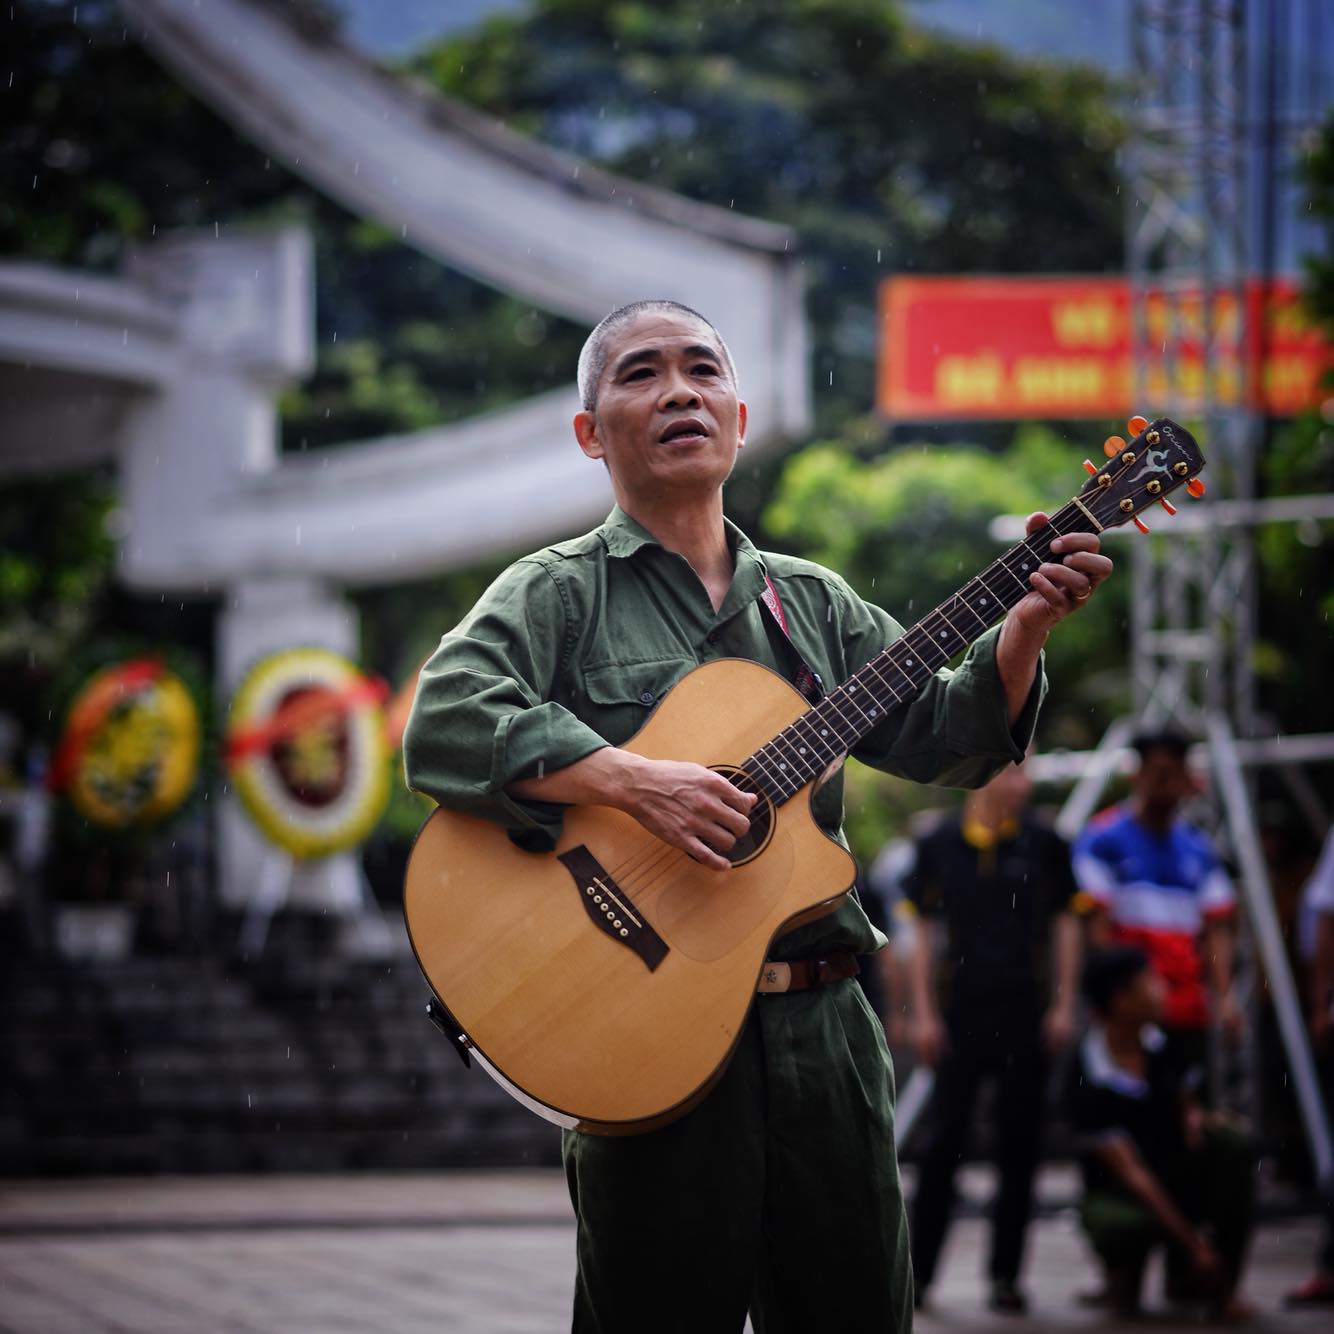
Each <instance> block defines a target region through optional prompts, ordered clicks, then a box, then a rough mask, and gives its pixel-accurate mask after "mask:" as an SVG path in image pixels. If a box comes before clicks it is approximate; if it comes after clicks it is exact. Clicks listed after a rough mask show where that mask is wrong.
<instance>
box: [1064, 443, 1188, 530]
mask: <svg viewBox="0 0 1334 1334" xmlns="http://www.w3.org/2000/svg"><path fill="white" fill-rule="evenodd" d="M1129 427H1130V430H1131V432H1132V439H1131V440H1130V442H1129V443H1126V441H1124V440H1122V439H1121V437H1120V436H1115V435H1114V436H1111V437H1109V438H1108V440H1107V443H1106V444H1105V445H1104V446H1103V449H1104V451H1105V452H1106V454H1107V455H1108V459H1107V462H1106V463H1105V464H1104V465H1103V466H1102V467H1101V468H1095V467H1094V466H1093V464H1092V463H1090V462H1089V461H1088V460H1087V459H1085V461H1084V467H1085V468H1086V469H1087V470H1088V472H1089V474H1090V476H1089V479H1088V481H1087V482H1085V483H1084V486H1083V488H1082V489H1081V490H1080V492H1079V496H1078V498H1077V503H1078V504H1079V506H1080V508H1082V509H1083V510H1084V511H1085V512H1086V513H1087V514H1089V515H1090V516H1091V517H1092V518H1093V519H1095V520H1096V521H1097V522H1098V524H1100V525H1101V526H1102V527H1103V528H1115V527H1117V526H1118V525H1119V524H1123V523H1130V522H1131V521H1132V520H1133V521H1134V523H1135V526H1136V527H1137V528H1138V529H1139V530H1140V531H1141V532H1144V533H1147V532H1148V531H1149V530H1148V529H1147V528H1146V527H1145V526H1144V523H1143V521H1142V520H1141V519H1140V518H1139V514H1140V512H1141V511H1142V510H1146V509H1148V508H1149V506H1150V505H1157V504H1160V503H1161V504H1162V506H1163V508H1164V509H1165V510H1166V511H1167V512H1168V513H1169V514H1175V513H1176V510H1175V509H1173V507H1172V506H1171V505H1169V504H1168V503H1167V497H1168V496H1169V495H1170V494H1171V493H1172V492H1173V491H1175V490H1176V489H1177V488H1178V487H1181V486H1184V487H1185V488H1186V489H1187V491H1188V493H1189V494H1190V495H1192V496H1202V495H1203V494H1204V483H1203V482H1198V481H1196V480H1195V477H1196V474H1197V473H1198V472H1199V471H1200V470H1201V469H1202V468H1203V467H1204V455H1203V454H1201V453H1200V447H1199V445H1198V444H1196V442H1195V437H1194V436H1193V435H1191V433H1190V432H1189V431H1188V430H1186V428H1185V427H1184V426H1181V425H1179V424H1178V423H1176V422H1174V421H1173V420H1172V419H1171V418H1170V417H1159V418H1158V420H1157V421H1152V422H1150V421H1146V420H1145V419H1144V418H1143V417H1132V418H1131V419H1130V422H1129Z"/></svg>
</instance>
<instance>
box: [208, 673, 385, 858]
mask: <svg viewBox="0 0 1334 1334" xmlns="http://www.w3.org/2000/svg"><path fill="white" fill-rule="evenodd" d="M385 694H386V690H385V686H384V684H383V682H380V681H377V680H375V679H373V678H371V677H368V676H365V675H364V674H363V673H362V672H361V671H360V670H359V669H358V668H357V666H356V665H355V664H354V663H352V662H350V661H349V660H348V659H347V658H344V657H343V656H342V655H341V654H338V653H334V652H332V651H331V650H329V649H320V648H298V649H286V650H284V651H283V652H280V653H274V654H271V655H270V656H268V657H266V658H264V659H262V660H261V661H260V662H257V663H256V664H255V665H254V667H252V668H251V669H250V671H249V673H248V674H247V675H246V677H245V679H244V680H243V681H242V682H241V685H240V687H239V688H238V689H237V692H236V695H235V696H234V698H233V699H232V704H231V711H230V715H229V719H228V727H227V735H226V738H225V741H224V746H223V754H224V757H225V760H226V764H227V767H228V769H229V770H230V773H231V779H232V783H233V785H234V787H235V789H236V793H237V795H238V796H239V797H240V799H241V802H242V804H243V805H244V806H245V808H246V810H247V811H248V812H249V813H250V815H251V817H252V818H253V819H254V821H255V823H256V824H257V825H258V826H259V827H260V829H261V830H262V831H263V832H264V834H265V836H266V837H267V838H268V839H269V840H270V841H271V842H273V843H275V844H277V845H278V846H279V847H280V848H283V849H285V850H286V851H288V852H290V853H291V854H292V855H293V856H294V857H300V858H313V857H326V856H329V855H330V854H331V853H335V852H342V851H344V850H346V849H348V848H352V847H355V846H356V845H357V844H359V843H361V842H362V841H363V840H364V839H365V838H366V836H367V835H368V834H369V833H370V831H371V829H372V828H373V827H374V825H375V822H376V821H377V820H378V819H379V817H380V813H381V812H382V811H383V810H384V806H385V803H386V801H387V800H388V797H389V765H390V755H391V752H390V748H389V744H388V742H387V741H386V739H385V728H384V712H383V708H382V705H383V702H384V697H385Z"/></svg>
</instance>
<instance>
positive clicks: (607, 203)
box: [0, 0, 809, 905]
mask: <svg viewBox="0 0 1334 1334" xmlns="http://www.w3.org/2000/svg"><path fill="white" fill-rule="evenodd" d="M121 7H122V9H123V11H124V12H125V14H126V17H127V19H128V20H129V21H130V23H131V24H132V25H133V27H134V28H135V29H136V30H137V32H138V34H139V35H140V36H142V37H143V39H144V40H145V41H146V42H147V43H148V45H149V47H150V48H151V49H152V50H153V51H154V52H155V53H156V54H157V56H158V58H159V59H160V60H161V61H162V62H163V63H164V64H165V65H166V66H167V67H168V68H169V69H170V70H171V71H172V72H173V73H174V74H175V75H176V76H177V77H178V78H179V79H180V80H181V81H182V82H183V83H185V84H186V85H187V86H189V87H190V88H192V89H193V90H195V91H196V92H198V93H199V94H200V95H201V96H202V97H204V98H205V99H206V100H208V101H210V102H211V103H212V104H213V105H214V107H215V108H216V109H217V110H218V111H219V112H220V113H221V114H222V115H223V116H224V117H225V118H226V119H227V120H229V121H230V122H232V123H233V124H235V125H236V126H237V127H238V129H240V130H241V131H242V132H243V133H244V134H245V135H246V136H247V137H249V138H251V139H252V140H254V141H255V142H256V143H257V144H259V145H260V146H262V147H263V148H264V149H266V150H267V151H269V152H270V153H272V154H273V155H274V156H275V157H277V158H279V159H281V160H283V161H284V162H286V163H287V164H288V165H289V166H290V167H291V168H292V169H293V170H294V171H296V172H298V173H300V174H302V175H304V176H305V177H306V178H307V179H308V180H310V181H311V183H312V184H314V185H315V186H316V187H317V188H319V189H321V190H323V191H325V192H327V193H328V194H329V195H331V196H332V197H334V198H336V199H338V200H339V201H340V202H342V203H343V204H345V205H347V206H348V207H349V208H351V209H352V210H354V211H355V212H358V213H361V214H363V215H366V216H374V217H376V218H379V219H380V220H381V221H383V222H386V223H388V224H389V225H390V226H392V227H394V228H395V229H396V230H398V231H400V233H401V234H403V235H404V236H405V238H406V239H407V241H408V242H409V243H410V244H412V245H414V246H416V247H417V248H419V249H420V250H422V251H423V252H425V253H427V254H430V255H432V256H433V257H435V258H437V259H440V260H442V261H443V262H445V263H447V264H450V265H453V266H455V267H457V268H460V269H462V270H465V271H467V272H469V273H472V274H474V275H475V276H477V277H479V278H481V279H483V280H485V281H487V282H490V283H492V284H494V285H496V286H498V287H501V288H503V289H505V290H508V291H510V292H512V293H515V294H516V295H519V296H522V297H523V298H524V299H526V300H528V301H531V302H532V303H533V304H535V305H537V306H539V307H541V308H543V309H546V310H550V311H553V312H558V313H560V314H563V315H566V316H568V317H571V318H574V319H578V320H583V321H585V322H586V323H589V324H592V323H593V322H594V321H596V320H597V319H598V318H600V316H601V315H603V314H605V313H606V311H607V310H609V309H611V308H613V307H614V306H617V305H620V304H622V303H624V302H626V301H631V300H636V299H639V298H641V297H644V296H646V295H652V296H665V297H668V298H671V299H675V300H678V301H682V302H684V303H685V304H687V305H691V306H695V307H697V308H698V309H701V310H702V311H703V312H704V313H705V314H707V315H708V316H709V317H710V319H712V320H713V321H714V322H715V323H716V324H717V325H718V327H719V329H720V330H721V331H722V333H723V334H724V336H725V337H726V338H727V340H728V342H729V344H730V346H731V348H732V351H733V354H734V356H735V359H736V361H737V364H738V367H739V369H740V372H741V378H742V387H743V391H744V393H745V396H746V398H747V401H748V403H749V405H750V410H751V418H750V420H751V432H750V444H751V448H750V449H749V450H748V451H747V455H748V456H751V457H753V456H754V455H755V454H756V453H758V452H760V451H762V450H763V448H764V447H765V446H766V445H767V444H769V443H772V442H774V441H776V440H780V439H783V438H790V437H793V436H797V435H799V434H800V433H801V432H803V431H804V430H805V429H806V428H807V426H808V424H809V386H808V366H807V333H806V322H805V317H804V312H803V301H802V279H801V268H800V262H799V260H798V257H797V255H796V250H795V243H794V237H793V235H792V233H791V232H789V231H788V230H787V229H786V228H783V227H779V226H775V225H773V224H770V223H766V222H761V221H758V220H755V219H750V218H745V217H741V216H739V215H736V214H734V213H732V212H731V211H729V210H725V209H718V208H713V207H710V206H707V205H702V204H698V203H695V202H694V201H690V200H686V199H683V198H680V197H678V196H674V195H671V194H667V193H665V192H663V191H658V190H654V189H651V188H649V187H645V186H643V185H640V184H637V183H633V182H629V181H625V180H621V179H618V178H616V177H614V176H611V175H609V174H608V173H605V172H603V171H600V170H598V169H596V168H594V167H592V166H590V165H589V164H587V163H581V162H580V161H578V160H577V159H575V158H572V157H570V156H568V155H565V154H561V153H557V152H554V151H552V150H550V149H547V148H545V147H543V146H541V145H538V144H535V143H532V142H530V141H527V140H524V139H522V138H521V137H520V136H518V135H515V134H513V133H512V132H510V131H508V130H506V129H505V128H504V127H502V126H500V125H498V124H496V123H495V122H493V121H491V120H489V119H488V118H486V117H484V116H481V115H479V114H478V113H476V112H475V111H472V110H471V109H469V108H466V107H463V106H461V105H459V104H457V103H455V102H452V101H450V100H448V99H446V98H443V97H441V96H439V95H438V94H435V93H433V92H431V91H429V90H427V89H425V88H423V87H420V86H417V85H416V84H413V83H411V82H409V81H407V80H405V79H403V78H400V77H397V76H393V75H389V74H387V73H385V72H384V71H382V70H380V69H378V68H377V67H375V66H374V65H373V64H372V63H371V62H369V61H367V60H365V59H363V58H362V57H360V56H358V55H357V54H356V53H354V52H353V51H351V50H349V49H348V48H347V47H345V46H344V45H343V44H342V43H341V42H339V41H338V39H337V38H336V36H335V35H334V34H332V33H331V31H330V30H329V29H328V28H327V26H325V25H323V24H321V23H318V22H315V21H313V20H312V19H311V17H310V15H309V13H308V12H307V11H305V10H304V9H303V8H302V7H301V6H300V5H289V4H283V5H269V4H265V3H261V0H209V2H208V3H207V4H203V3H196V0H121ZM310 264H311V260H310V248H309V242H308V239H307V238H306V237H305V236H304V234H303V233H301V232H300V231H299V230H296V229H288V230H283V231H279V232H270V233H251V232H247V231H244V230H235V229H222V230H221V232H220V234H215V233H213V232H211V231H210V232H207V233H204V234H185V235H176V236H168V237H163V238H161V239H159V240H158V241H156V242H154V243H153V244H152V245H149V246H146V247H144V248H143V249H141V250H139V251H137V252H136V253H135V254H134V255H133V256H132V257H131V260H130V262H129V263H128V265H127V267H126V270H125V272H124V274H123V275H122V276H120V277H118V278H108V277H104V276H94V275H88V274H80V273H76V272H72V271H68V270H58V269H53V268H51V267H48V266H42V265H34V264H26V263H5V264H0V411H2V412H3V414H4V419H5V422H6V429H5V431H4V432H0V477H3V476H4V475H15V474H22V473H25V472H50V471H51V470H53V469H55V468H60V467H79V466H84V465H86V464H87V463H89V462H92V461H96V460H99V459H107V458H110V459H114V460H115V461H116V462H117V464H118V466H119V470H120V476H121V490H122V496H123V514H124V522H123V539H122V542H121V567H122V572H123V574H124V577H125V578H126V580H127V581H128V582H129V583H130V584H132V585H134V586H136V587H138V588H141V589H146V590H153V591H158V590H162V591H164V592H166V591H168V590H170V591H180V592H182V593H194V592H198V591H201V590H203V591H208V592H212V593H215V594H216V593H221V594H222V595H223V598H224V603H223V605H224V610H223V613H222V615H221V617H220V621H219V630H218V661H219V687H220V690H221V691H222V692H223V694H224V696H227V695H229V694H230V691H231V690H232V689H233V688H234V687H235V685H236V683H237V681H238V680H239V678H240V676H241V675H242V674H243V673H244V672H245V671H246V670H247V668H248V667H249V665H250V664H251V663H252V662H253V661H254V660H255V659H256V658H257V657H258V656H259V655H261V654H262V653H264V652H268V651H272V650H274V649H278V648H283V647H288V646H290V645H293V644H298V643H317V644H322V645H325V646H327V647H331V648H334V649H336V650H338V651H342V652H348V653H353V652H355V642H356V626H355V622H354V620H353V617H352V613H351V611H350V609H349V608H348V605H347V604H346V602H345V601H344V600H343V599H342V597H341V595H340V592H339V590H340V588H342V587H344V586H348V585H357V584H377V583H386V582H392V581H398V580H401V579H405V578H410V577H413V576H418V575H424V574H427V573H431V572H434V571H439V570H443V569H448V568H450V567H452V566H456V565H458V564H459V563H461V562H466V561H472V560H476V559H478V558H481V557H485V556H489V555H495V554H499V553H503V552H507V551H512V550H516V549H520V548H523V547H527V546H531V545H536V544H538V543H541V542H544V541H547V540H551V539H552V538H554V537H556V536H559V535H563V534H567V533H569V532H571V531H574V530H576V529H577V528H578V527H580V526H582V525H587V524H589V523H592V522H595V521H596V519H597V518H598V517H600V514H601V513H602V512H604V511H605V509H606V508H607V506H608V504H609V500H610V495H609V490H608V487H607V482H606V477H605V473H604V471H603V469H602V468H601V467H599V466H597V465H595V464H591V463H590V462H589V461H588V460H587V459H586V458H584V456H583V455H582V454H581V453H579V451H578V449H577V447H576V446H575V445H574V443H573V440H572V437H571V433H570V419H571V417H572V416H573V415H574V413H575V411H576V410H577V407H578V403H577V399H576V396H575V392H574V389H573V387H572V386H571V388H570V389H568V390H559V391H554V392H551V393H547V394H543V395H540V396H538V397H536V398H533V399H530V400H528V401H526V402H522V403H519V404H516V405H513V406H511V407H507V408H505V409H502V410H499V411H496V412H492V413H489V414H486V415H484V416H480V417H477V418H474V419H471V420H467V421H463V422H458V423H452V424H449V425H445V426H440V427H436V428H432V429H429V430H425V431H419V432H415V433H411V434H408V435H402V436H395V437H391V438H385V439H380V440H373V441H363V442H360V443H355V444H351V445H345V446H342V447H340V448H339V449H337V450H328V451H316V452H313V453H310V454H306V455H303V456H301V457H297V458H290V457H289V458H284V457H283V456H281V454H280V452H279V450H278V437H277V426H276V420H277V419H276V413H275V410H274V401H275V398H276V395H277V393H278V391H279V390H280V389H281V388H282V386H283V385H284V384H287V383H291V382H293V381H296V380H299V379H301V378H302V377H304V376H305V375H307V374H309V372H310V369H311V367H312V365H313V350H312V324H313V321H312V306H311V289H312V283H311V269H310ZM571 371H572V373H571V379H573V368H571ZM221 828H222V837H221V840H220V849H221V862H222V894H223V898H224V900H225V901H228V902H231V903H234V904H238V905H239V904H242V903H244V902H245V901H246V900H247V899H248V897H249V896H250V894H251V891H252V888H253V886H254V884H255V883H256V881H257V880H258V879H259V868H260V866H261V863H262V861H263V857H264V853H265V849H264V848H263V846H262V845H261V844H260V842H259V839H258V836H257V835H256V834H255V832H254V830H253V829H252V828H251V827H250V826H249V824H248V823H247V822H246V821H245V820H243V819H242V818H241V817H240V815H239V813H238V812H237V811H236V810H235V808H234V807H231V806H228V807H227V808H226V809H224V811H223V814H222V825H221ZM293 897H294V899H295V900H301V899H305V900H306V901H308V902H312V903H320V904H326V905H332V904H352V903H355V902H356V901H358V899H359V894H358V892H357V888H356V872H355V866H354V864H353V861H352V859H351V858H349V857H339V858H331V859H329V860H328V861H327V862H325V863H321V864H319V865H318V866H310V867H306V868H303V870H302V873H301V877H300V878H299V880H298V881H297V883H296V884H295V886H294V895H293Z"/></svg>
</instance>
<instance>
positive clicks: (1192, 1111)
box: [1069, 945, 1255, 1321]
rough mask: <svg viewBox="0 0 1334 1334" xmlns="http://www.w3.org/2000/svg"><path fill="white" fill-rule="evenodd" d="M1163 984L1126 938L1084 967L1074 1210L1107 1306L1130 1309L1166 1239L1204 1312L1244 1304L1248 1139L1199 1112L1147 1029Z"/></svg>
mask: <svg viewBox="0 0 1334 1334" xmlns="http://www.w3.org/2000/svg"><path fill="white" fill-rule="evenodd" d="M1166 991H1167V988H1166V984H1165V983H1164V982H1163V980H1162V978H1161V977H1160V976H1159V974H1158V973H1157V972H1156V970H1155V969H1153V968H1152V966H1151V965H1150V962H1149V959H1148V956H1147V955H1146V954H1145V953H1144V952H1143V951H1142V950H1139V949H1136V948H1135V947H1134V946H1126V945H1122V946H1113V947H1111V948H1110V949H1105V950H1094V951H1092V952H1091V953H1090V954H1089V958H1088V961H1087V963H1086V965H1085V968H1084V995H1085V998H1086V999H1087V1001H1088V1003H1089V1007H1090V1009H1091V1010H1092V1012H1093V1023H1092V1024H1091V1026H1090V1028H1089V1031H1088V1033H1087V1034H1086V1035H1085V1037H1084V1039H1083V1041H1082V1042H1081V1043H1080V1045H1079V1053H1078V1057H1077V1059H1076V1061H1075V1063H1074V1065H1073V1067H1072V1069H1071V1072H1070V1073H1071V1079H1070V1086H1069V1111H1070V1119H1071V1122H1072V1124H1073V1127H1074V1130H1075V1133H1076V1135H1077V1136H1078V1139H1079V1144H1080V1148H1081V1155H1082V1158H1083V1166H1084V1182H1085V1195H1084V1200H1083V1202H1082V1204H1081V1206H1080V1219H1081V1221H1082V1222H1083V1224H1084V1229H1085V1231H1086V1232H1087V1233H1088V1236H1089V1240H1090V1242H1091V1243H1092V1245H1093V1249H1094V1250H1095V1251H1096V1252H1097V1253H1098V1256H1099V1258H1100V1259H1101V1260H1102V1262H1103V1265H1104V1266H1105V1268H1106V1273H1107V1295H1108V1301H1109V1304H1110V1306H1111V1307H1112V1310H1113V1312H1114V1313H1115V1314H1116V1315H1117V1316H1119V1317H1121V1318H1126V1319H1129V1318H1132V1317H1134V1316H1135V1315H1137V1314H1138V1312H1139V1294H1140V1287H1141V1283H1142V1280H1143V1274H1144V1265H1145V1261H1146V1260H1147V1258H1148V1255H1149V1253H1150V1252H1151V1251H1152V1250H1153V1249H1154V1247H1156V1246H1159V1245H1162V1244H1166V1245H1167V1247H1168V1251H1169V1261H1170V1260H1171V1259H1172V1257H1173V1256H1176V1257H1177V1263H1178V1264H1179V1266H1180V1267H1181V1268H1182V1269H1183V1270H1184V1271H1186V1272H1187V1273H1189V1274H1190V1275H1191V1276H1192V1279H1193V1283H1192V1286H1191V1296H1192V1297H1194V1298H1197V1299H1202V1300H1203V1301H1205V1302H1206V1303H1207V1305H1208V1309H1209V1314H1210V1315H1212V1316H1213V1317H1214V1318H1215V1319H1220V1320H1227V1321H1235V1320H1240V1319H1244V1318H1245V1317H1246V1316H1247V1315H1249V1314H1250V1307H1249V1305H1248V1304H1247V1303H1246V1302H1245V1301H1244V1300H1242V1299H1241V1298H1240V1296H1239V1295H1238V1293H1237V1286H1238V1281H1239V1279H1240V1276H1241V1269H1242V1262H1243V1259H1244V1256H1245V1253H1246V1244H1247V1241H1248V1240H1249V1237H1250V1232H1251V1226H1252V1222H1253V1216H1254V1206H1255V1154H1254V1150H1253V1148H1252V1146H1251V1143H1250V1140H1249V1137H1248V1136H1247V1135H1246V1134H1245V1133H1244V1132H1243V1131H1242V1130H1241V1129H1240V1128H1239V1127H1238V1126H1237V1125H1236V1124H1235V1123H1232V1122H1230V1121H1228V1120H1227V1119H1226V1118H1224V1117H1223V1116H1221V1115H1219V1114H1217V1113H1210V1112H1206V1111H1204V1110H1203V1109H1202V1108H1201V1107H1200V1105H1199V1104H1198V1103H1197V1102H1196V1101H1195V1100H1194V1098H1192V1096H1191V1094H1190V1089H1189V1086H1188V1084H1187V1083H1186V1082H1185V1081H1184V1080H1183V1078H1182V1075H1181V1072H1180V1070H1179V1068H1178V1067H1177V1065H1176V1064H1175V1063H1174V1062H1173V1061H1172V1060H1171V1059H1170V1058H1169V1056H1168V1053H1167V1051H1166V1046H1165V1043H1164V1040H1163V1033H1162V1030H1161V1029H1160V1028H1158V1027H1157V1021H1158V1020H1159V1018H1160V1017H1161V1015H1162V1013H1163V1008H1164V1001H1165V995H1166Z"/></svg>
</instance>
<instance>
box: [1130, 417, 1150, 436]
mask: <svg viewBox="0 0 1334 1334" xmlns="http://www.w3.org/2000/svg"><path fill="white" fill-rule="evenodd" d="M1148 424H1149V419H1148V418H1147V417H1132V418H1131V419H1130V420H1129V421H1128V422H1126V430H1127V431H1129V432H1130V434H1131V435H1138V434H1139V433H1140V432H1141V431H1142V430H1143V429H1144V428H1145V427H1146V426H1147V425H1148Z"/></svg>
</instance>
